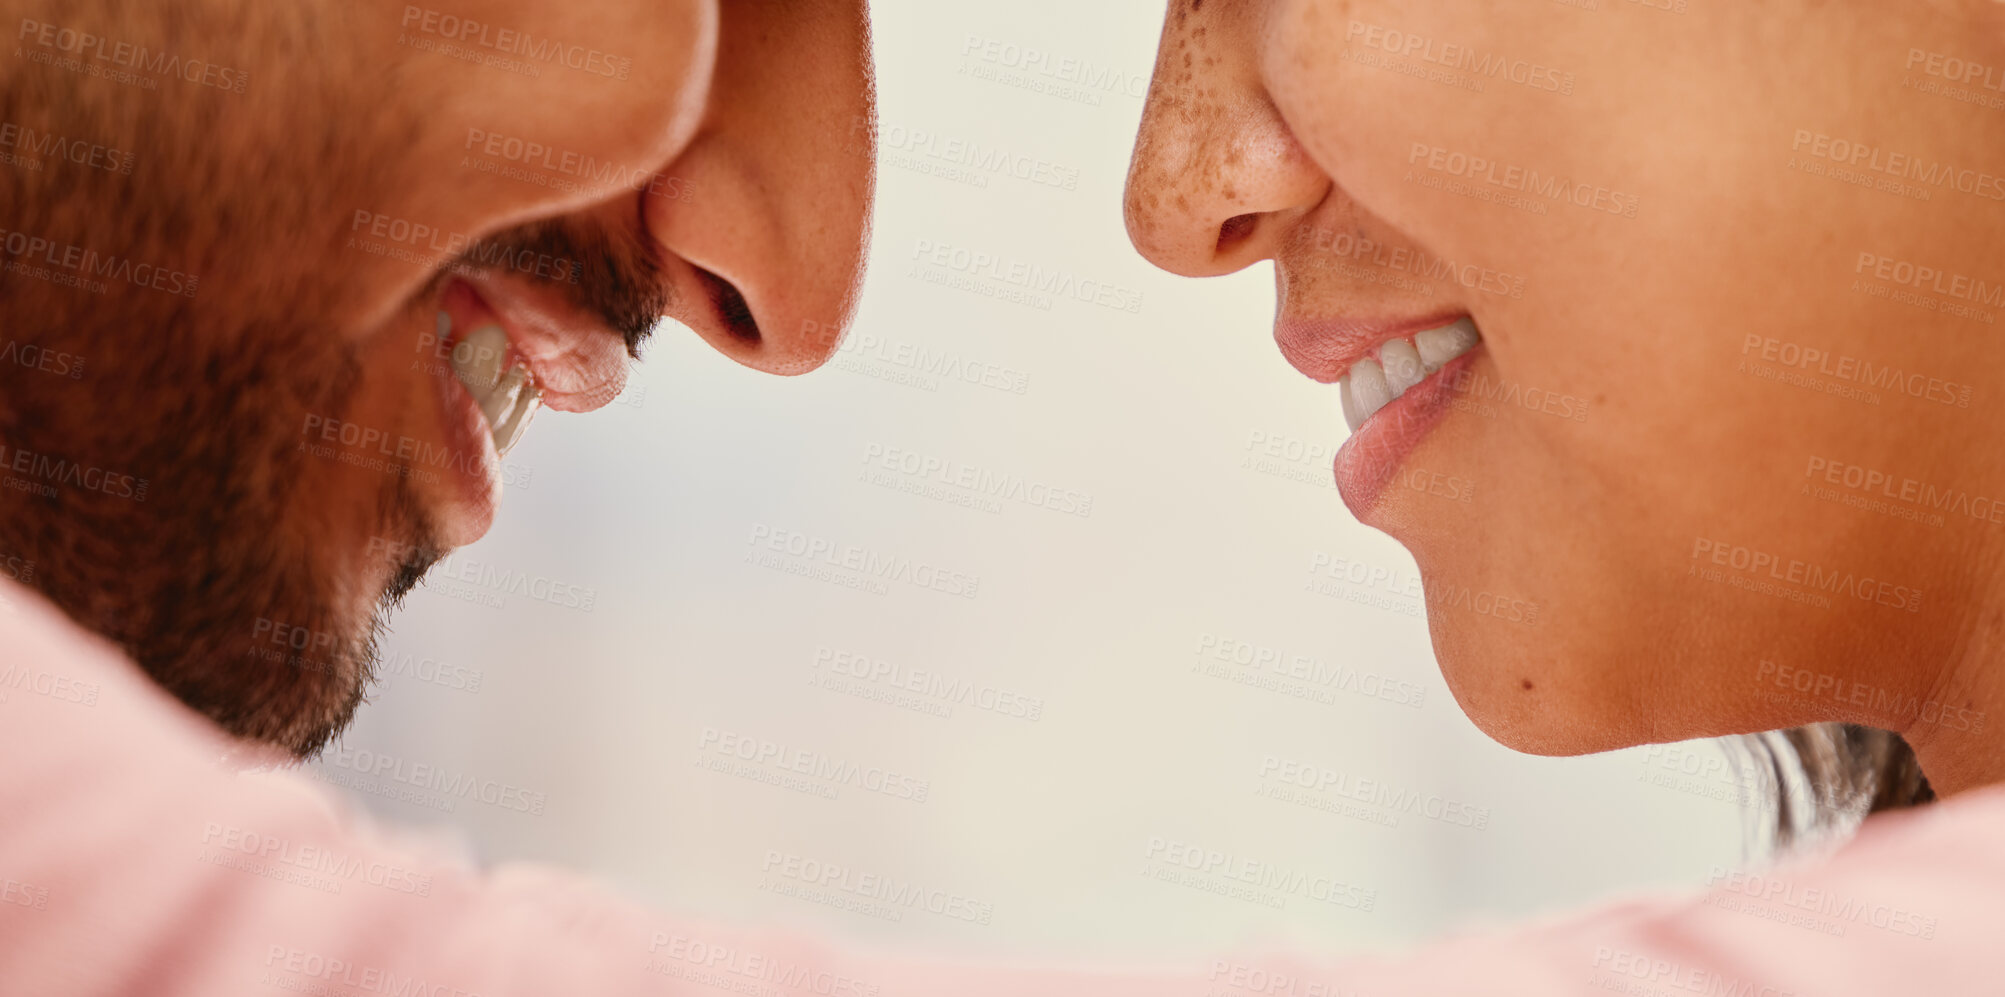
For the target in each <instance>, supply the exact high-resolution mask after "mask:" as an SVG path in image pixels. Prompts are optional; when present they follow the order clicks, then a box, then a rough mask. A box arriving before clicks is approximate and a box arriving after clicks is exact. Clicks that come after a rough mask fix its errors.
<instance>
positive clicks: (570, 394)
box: [455, 273, 628, 412]
mask: <svg viewBox="0 0 2005 997" xmlns="http://www.w3.org/2000/svg"><path fill="white" fill-rule="evenodd" d="M457 279H460V280H464V281H466V283H467V286H468V287H469V288H470V289H472V290H473V291H474V293H475V294H477V295H479V297H480V299H481V300H482V301H483V302H484V303H485V304H486V305H487V306H488V307H489V308H490V309H492V310H493V311H494V313H495V314H496V315H497V316H499V317H500V319H501V327H502V329H503V330H504V331H506V332H507V333H508V341H509V345H510V346H512V347H514V348H515V352H516V353H518V354H521V356H522V361H523V363H525V364H527V365H528V366H529V373H530V375H531V376H533V377H534V378H535V379H536V387H537V389H538V390H539V391H540V392H541V394H542V400H543V405H544V406H546V407H548V408H552V409H556V410H557V411H560V412H590V411H592V410H593V409H597V408H602V407H604V406H605V405H607V404H610V403H611V402H612V400H613V399H614V398H617V397H618V396H619V393H620V391H621V390H622V389H624V388H625V387H626V383H627V359H628V358H627V346H626V339H625V338H624V337H622V336H621V335H619V334H618V333H616V332H614V331H613V330H612V329H610V328H608V327H607V326H606V324H605V322H604V321H603V320H601V319H599V318H598V317H596V316H594V315H592V314H591V313H589V312H587V311H585V310H583V309H581V308H579V307H578V306H577V305H575V304H573V303H572V302H571V300H570V298H569V297H568V296H566V295H565V294H564V293H563V292H561V291H559V290H558V289H556V288H554V287H550V286H548V285H547V284H542V283H532V282H529V281H526V280H523V279H522V278H520V277H515V276H511V275H507V274H501V273H487V274H479V275H470V276H462V277H458V278H457ZM455 331H456V332H457V330H455Z"/></svg>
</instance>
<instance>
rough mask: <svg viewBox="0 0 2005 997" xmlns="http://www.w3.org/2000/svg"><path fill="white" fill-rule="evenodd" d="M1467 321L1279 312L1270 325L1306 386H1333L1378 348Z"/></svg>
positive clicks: (1450, 314)
mask: <svg viewBox="0 0 2005 997" xmlns="http://www.w3.org/2000/svg"><path fill="white" fill-rule="evenodd" d="M1468 315H1469V313H1468V312H1465V311H1461V310H1459V309H1456V310H1447V311H1437V312H1429V313H1425V314H1415V315H1407V316H1358V315H1346V316H1337V317H1330V318H1317V317H1311V316H1291V315H1288V314H1286V313H1285V312H1284V313H1283V314H1281V315H1280V316H1278V317H1277V318H1275V320H1274V343H1275V345H1277V346H1279V347H1281V355H1282V356H1284V357H1286V358H1288V362H1289V363H1290V364H1292V365H1293V366H1294V368H1295V369H1296V370H1299V371H1301V372H1302V373H1304V374H1307V375H1308V376H1309V378H1310V379H1311V380H1315V381H1320V382H1322V383H1324V384H1334V383H1336V382H1337V381H1338V380H1340V379H1342V378H1343V376H1344V375H1345V374H1348V373H1350V370H1351V368H1352V367H1354V366H1356V365H1357V362H1358V361H1360V360H1363V359H1365V358H1366V357H1369V356H1371V355H1372V351H1374V350H1376V349H1378V348H1379V347H1380V346H1382V345H1384V344H1386V343H1389V342H1392V341H1393V340H1395V339H1405V338H1408V337H1410V336H1412V335H1413V334H1414V333H1417V332H1425V331H1427V330H1429V329H1438V328H1440V327H1442V326H1444V325H1448V324H1450V323H1452V322H1454V321H1455V320H1457V319H1461V318H1467V317H1468Z"/></svg>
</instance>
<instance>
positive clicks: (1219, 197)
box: [1124, 4, 1330, 277]
mask: <svg viewBox="0 0 2005 997" xmlns="http://www.w3.org/2000/svg"><path fill="white" fill-rule="evenodd" d="M1258 6H1259V5H1256V4H1212V5H1209V6H1208V7H1197V8H1195V9H1192V8H1186V7H1184V6H1183V5H1181V4H1174V5H1172V7H1173V9H1172V10H1171V13H1170V16H1169V18H1168V20H1167V22H1166V23H1165V24H1164V26H1163V39H1162V44H1161V46H1160V47H1159V48H1158V49H1157V52H1156V69H1155V76H1154V78H1153V79H1152V80H1151V81H1150V83H1149V97H1148V103H1147V104H1146V106H1144V107H1143V109H1142V124H1141V130H1140V133H1139V134H1137V135H1136V137H1135V154H1134V158H1133V160H1132V161H1131V162H1130V163H1129V165H1128V189H1127V195H1126V197H1125V199H1124V208H1125V213H1126V216H1127V223H1128V238H1129V240H1130V241H1132V242H1133V243H1134V244H1135V248H1136V249H1137V250H1139V251H1141V254H1142V255H1143V256H1145V257H1147V258H1148V259H1149V261H1150V262H1151V263H1154V264H1155V265H1157V266H1159V267H1161V268H1163V269H1164V270H1168V271H1170V272H1171V273H1176V274H1181V275H1183V276H1187V277H1208V276H1214V275H1217V274H1224V273H1231V272H1232V271H1235V270H1238V269H1240V268H1241V267H1245V266H1247V265H1248V264H1251V263H1254V262H1257V261H1259V260H1263V259H1269V258H1272V257H1273V256H1274V254H1275V253H1276V252H1277V251H1279V249H1280V247H1281V245H1282V242H1283V240H1284V239H1285V237H1286V233H1287V231H1288V229H1289V228H1290V227H1292V226H1293V224H1294V223H1295V221H1297V220H1298V219H1300V218H1301V217H1302V216H1303V215H1305V214H1307V213H1308V212H1309V211H1311V210H1313V209H1314V208H1315V206H1316V205H1317V204H1319V203H1321V201H1322V199H1323V197H1324V196H1325V195H1326V194H1328V192H1329V189H1330V179H1329V177H1328V176H1326V175H1325V174H1324V173H1323V171H1322V170H1321V169H1320V168H1319V167H1318V166H1317V165H1316V164H1315V163H1314V162H1313V161H1312V160H1310V159H1309V156H1308V153H1306V152H1305V151H1303V149H1302V147H1301V146H1300V145H1299V144H1297V143H1296V141H1295V137H1294V135H1293V134H1291V133H1290V132H1289V130H1288V126H1287V124H1286V123H1284V122H1283V121H1282V120H1281V115H1280V113H1279V112H1278V111H1277V110H1275V107H1274V104H1273V102H1272V101H1271V100H1270V99H1269V98H1268V96H1267V90H1266V87H1265V86H1264V85H1263V84H1262V83H1261V80H1260V66H1259V59H1258V54H1257V49H1256V45H1257V44H1258V40H1259V24H1258V12H1257V10H1255V8H1257V7H1258Z"/></svg>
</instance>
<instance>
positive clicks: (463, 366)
mask: <svg viewBox="0 0 2005 997" xmlns="http://www.w3.org/2000/svg"><path fill="white" fill-rule="evenodd" d="M451 326H452V320H451V319H450V318H449V317H447V315H446V313H445V312H440V313H439V338H441V339H444V338H445V336H446V334H447V333H449V332H450V331H451ZM503 364H507V366H506V367H505V368H504V367H503ZM452 365H453V374H454V376H456V377H458V378H459V383H460V384H462V385H465V386H466V390H467V394H470V395H472V396H473V401H474V404H475V405H478V406H480V414H481V416H482V417H484V418H485V419H487V428H488V431H489V432H491V433H493V434H494V449H495V450H496V451H498V452H500V453H503V454H506V453H508V450H509V448H510V447H513V446H515V441H516V440H519V439H521V438H522V431H523V430H525V429H527V428H529V417H530V416H532V415H535V414H536V408H537V405H538V403H539V402H540V401H541V400H542V397H543V393H542V392H541V391H538V390H537V388H536V382H535V381H533V380H531V379H530V377H529V368H528V366H526V365H525V364H523V363H522V362H521V361H519V360H518V361H516V362H515V363H512V364H508V333H506V332H503V331H502V329H501V327H500V326H498V325H494V324H491V323H490V324H488V325H483V326H481V327H480V328H478V329H475V330H473V331H472V332H469V333H467V334H466V335H465V336H462V337H460V339H459V341H457V342H455V343H453V347H452Z"/></svg>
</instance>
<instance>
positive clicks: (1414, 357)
mask: <svg viewBox="0 0 2005 997" xmlns="http://www.w3.org/2000/svg"><path fill="white" fill-rule="evenodd" d="M1378 364H1379V366H1380V367H1383V368H1384V369H1385V390H1387V391H1390V392H1392V397H1394V398H1398V397H1399V396H1401V395H1403V394H1406V389H1408V388H1411V387H1413V386H1414V385H1416V384H1419V383H1420V380H1421V378H1424V377H1426V376H1427V375H1428V374H1429V373H1431V372H1430V371H1426V370H1422V369H1421V367H1420V351H1418V350H1415V349H1414V348H1413V344H1412V343H1409V342H1407V341H1406V340H1404V339H1395V340H1393V341H1392V342H1390V343H1387V344H1385V345H1384V346H1381V347H1379V350H1378Z"/></svg>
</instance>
